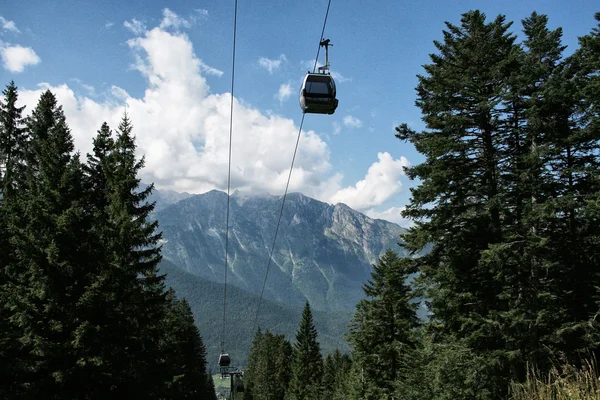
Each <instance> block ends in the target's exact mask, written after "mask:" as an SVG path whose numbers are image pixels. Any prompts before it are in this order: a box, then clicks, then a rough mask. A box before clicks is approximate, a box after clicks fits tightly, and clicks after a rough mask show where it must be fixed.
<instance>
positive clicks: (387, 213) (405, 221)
mask: <svg viewBox="0 0 600 400" xmlns="http://www.w3.org/2000/svg"><path fill="white" fill-rule="evenodd" d="M405 209H406V207H390V208H388V209H387V210H383V211H375V210H374V209H369V210H367V211H366V212H365V214H366V215H367V216H369V217H371V218H373V219H383V220H385V221H389V222H393V223H396V224H398V225H400V226H402V227H404V228H409V227H411V226H414V221H413V220H412V219H410V218H404V217H403V216H402V211H404V210H405Z"/></svg>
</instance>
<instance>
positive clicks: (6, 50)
mask: <svg viewBox="0 0 600 400" xmlns="http://www.w3.org/2000/svg"><path fill="white" fill-rule="evenodd" d="M0 56H1V57H2V63H3V65H4V69H6V70H8V71H10V72H23V70H24V69H25V67H26V66H28V65H36V64H38V63H39V62H40V61H41V59H40V57H39V56H38V55H37V54H35V51H33V49H32V48H31V47H23V46H20V45H14V46H10V45H7V44H5V43H2V42H1V41H0Z"/></svg>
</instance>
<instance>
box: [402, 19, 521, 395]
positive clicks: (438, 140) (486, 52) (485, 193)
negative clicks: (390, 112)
mask: <svg viewBox="0 0 600 400" xmlns="http://www.w3.org/2000/svg"><path fill="white" fill-rule="evenodd" d="M446 26H447V28H448V29H447V31H444V32H443V34H444V40H443V42H439V41H435V42H434V44H435V46H436V48H437V49H438V50H439V54H432V55H431V60H432V63H431V64H428V65H425V67H424V68H425V71H426V72H427V76H419V84H418V87H417V93H418V100H417V102H416V104H417V106H419V107H420V108H421V110H422V112H423V114H424V118H423V119H424V121H425V123H426V124H427V128H428V130H427V131H424V132H419V133H417V132H414V131H412V130H410V129H409V128H408V127H407V126H406V125H401V126H400V127H398V128H397V134H396V136H397V137H398V138H399V139H401V140H409V141H411V142H412V143H413V144H414V145H415V147H416V149H417V151H419V152H420V153H422V154H424V155H425V157H426V161H425V162H423V163H421V164H419V165H416V166H414V167H410V168H409V169H408V170H407V175H408V176H409V178H410V179H419V180H420V181H421V183H420V185H419V186H417V187H416V188H412V189H411V193H412V197H411V201H410V204H409V205H408V206H407V207H406V212H405V213H404V215H405V217H411V218H413V219H415V220H416V221H417V224H416V226H415V227H414V228H412V229H411V230H410V231H409V233H408V234H406V235H404V236H403V239H404V241H405V242H406V247H407V248H408V249H409V250H410V251H412V252H413V253H417V252H418V251H420V250H421V249H422V248H424V247H425V246H426V245H427V244H428V243H431V244H433V247H432V250H431V252H430V253H428V254H427V255H425V256H423V257H420V258H419V259H417V260H416V261H415V262H417V263H418V266H419V272H420V274H421V278H422V282H424V286H425V288H426V294H425V297H426V298H428V299H431V301H430V302H429V304H428V305H429V308H430V310H431V311H432V313H433V318H432V325H431V327H432V328H436V330H437V331H438V337H441V336H439V335H442V336H444V335H449V336H455V337H457V338H461V339H463V340H464V341H465V343H466V344H467V346H468V347H470V348H473V349H476V350H477V351H478V352H483V353H494V354H496V356H497V357H498V359H499V360H502V359H505V357H508V355H507V354H504V353H502V349H504V348H505V343H504V342H503V340H504V338H503V333H502V332H501V331H500V330H499V329H498V318H497V314H498V312H500V311H504V310H506V308H507V300H505V299H503V298H502V295H503V289H504V285H503V282H499V281H498V279H497V276H498V275H499V274H500V273H502V266H500V270H495V269H491V268H489V266H482V265H481V264H480V262H481V253H482V252H483V251H485V250H487V249H488V248H489V247H490V245H494V244H497V243H502V242H503V236H504V228H505V227H504V226H503V225H504V224H503V223H504V220H503V215H506V214H508V212H507V211H506V210H505V207H506V204H503V202H502V200H503V193H504V189H505V188H504V186H503V185H504V182H503V180H502V175H503V173H505V168H506V162H505V159H504V156H505V154H504V153H503V152H502V150H503V148H504V146H506V143H507V142H508V140H509V139H510V134H511V132H510V131H509V130H508V129H507V124H506V123H505V118H506V115H505V113H504V110H503V108H502V101H503V99H504V95H505V90H506V89H507V87H508V82H509V78H510V77H511V75H513V73H514V70H515V68H517V67H518V64H517V65H515V62H514V57H513V56H514V53H515V46H516V45H515V43H514V41H515V37H514V35H512V34H511V33H510V32H508V29H509V27H510V26H511V23H506V22H505V17H504V16H498V17H497V18H496V19H495V20H493V21H491V22H489V23H486V21H485V14H483V13H481V12H479V11H470V12H468V13H465V14H463V15H462V18H461V25H460V26H455V25H453V24H450V23H448V22H447V23H446ZM499 365H502V364H501V362H500V363H499ZM501 386H502V384H501ZM499 390H502V389H501V388H500V389H499Z"/></svg>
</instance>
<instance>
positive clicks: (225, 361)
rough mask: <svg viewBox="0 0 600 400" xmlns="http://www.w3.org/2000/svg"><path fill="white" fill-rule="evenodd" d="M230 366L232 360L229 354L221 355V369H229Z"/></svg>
mask: <svg viewBox="0 0 600 400" xmlns="http://www.w3.org/2000/svg"><path fill="white" fill-rule="evenodd" d="M229 364H231V358H230V357H229V354H227V353H221V354H219V367H221V368H227V367H229Z"/></svg>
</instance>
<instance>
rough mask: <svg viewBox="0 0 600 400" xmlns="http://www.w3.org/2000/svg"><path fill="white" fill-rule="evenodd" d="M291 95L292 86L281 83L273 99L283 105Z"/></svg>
mask: <svg viewBox="0 0 600 400" xmlns="http://www.w3.org/2000/svg"><path fill="white" fill-rule="evenodd" d="M291 95H292V85H291V84H289V83H282V84H281V85H280V86H279V91H278V92H277V94H276V95H275V97H276V98H277V99H278V100H279V103H283V102H284V101H286V100H287V99H289V97H290V96H291Z"/></svg>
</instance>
